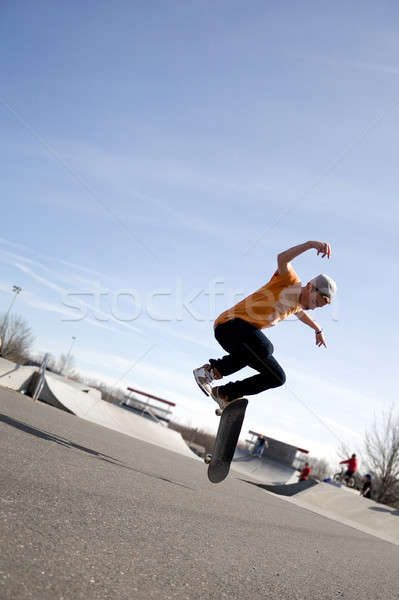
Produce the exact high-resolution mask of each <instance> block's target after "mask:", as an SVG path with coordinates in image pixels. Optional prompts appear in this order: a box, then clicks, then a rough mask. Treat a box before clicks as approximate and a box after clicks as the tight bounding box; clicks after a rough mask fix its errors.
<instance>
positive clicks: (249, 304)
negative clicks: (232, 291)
mask: <svg viewBox="0 0 399 600" xmlns="http://www.w3.org/2000/svg"><path fill="white" fill-rule="evenodd" d="M300 295H301V281H300V279H299V277H298V275H297V274H296V273H295V271H294V269H293V268H292V266H291V265H288V272H287V273H284V274H283V275H280V273H279V272H278V270H277V271H276V272H275V273H274V275H273V277H272V278H271V279H270V281H269V282H268V283H266V285H264V286H263V287H261V288H260V289H259V290H257V291H256V292H254V293H253V294H251V295H250V296H247V298H244V300H241V301H240V302H238V304H236V305H235V306H233V307H232V308H229V309H228V310H226V311H225V312H223V313H222V314H221V315H219V317H218V318H217V319H216V321H215V324H214V326H215V327H216V326H217V325H221V324H222V323H226V322H227V321H230V320H231V319H243V320H244V321H248V323H251V324H252V325H255V327H257V328H258V329H263V328H264V327H273V325H276V323H278V322H279V321H282V320H283V319H286V318H287V317H288V316H289V315H292V314H293V313H296V312H297V311H298V310H300V309H301V308H302V307H301V305H300V304H299V297H300Z"/></svg>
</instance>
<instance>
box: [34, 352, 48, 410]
mask: <svg viewBox="0 0 399 600" xmlns="http://www.w3.org/2000/svg"><path fill="white" fill-rule="evenodd" d="M48 358H49V354H48V353H46V354H45V355H44V357H43V360H42V364H41V365H40V368H39V370H38V371H37V374H38V377H37V382H36V387H35V391H34V392H33V394H32V398H33V401H36V400H37V399H38V398H39V396H40V392H41V391H42V389H43V385H44V378H45V375H46V368H47V361H48Z"/></svg>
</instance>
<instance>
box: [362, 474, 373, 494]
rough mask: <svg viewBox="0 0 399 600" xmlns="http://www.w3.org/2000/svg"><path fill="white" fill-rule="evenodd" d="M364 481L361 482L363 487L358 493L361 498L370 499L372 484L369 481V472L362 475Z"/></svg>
mask: <svg viewBox="0 0 399 600" xmlns="http://www.w3.org/2000/svg"><path fill="white" fill-rule="evenodd" d="M364 479H365V481H364V483H363V487H362V490H361V492H360V495H361V496H363V498H370V499H371V492H372V491H373V484H372V483H371V479H372V478H371V475H370V473H367V475H365V476H364Z"/></svg>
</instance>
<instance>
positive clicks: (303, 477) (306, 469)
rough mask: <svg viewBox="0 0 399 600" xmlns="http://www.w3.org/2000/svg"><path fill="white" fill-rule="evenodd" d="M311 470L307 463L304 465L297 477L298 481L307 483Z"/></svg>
mask: <svg viewBox="0 0 399 600" xmlns="http://www.w3.org/2000/svg"><path fill="white" fill-rule="evenodd" d="M311 471H312V469H311V468H310V466H309V463H305V466H304V467H303V469H302V473H301V474H300V475H299V479H298V481H307V480H308V479H309V475H310V473H311Z"/></svg>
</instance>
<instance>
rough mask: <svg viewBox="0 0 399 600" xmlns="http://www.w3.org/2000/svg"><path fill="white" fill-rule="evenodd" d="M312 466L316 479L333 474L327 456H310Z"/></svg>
mask: <svg viewBox="0 0 399 600" xmlns="http://www.w3.org/2000/svg"><path fill="white" fill-rule="evenodd" d="M308 462H309V465H310V468H311V469H312V472H311V476H312V477H314V478H315V479H319V480H320V481H323V479H326V478H327V477H329V475H330V474H331V466H330V464H329V462H328V461H327V460H326V459H325V458H315V457H312V456H311V457H310V458H309V460H308Z"/></svg>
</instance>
